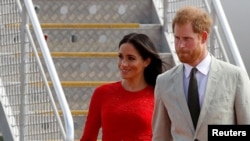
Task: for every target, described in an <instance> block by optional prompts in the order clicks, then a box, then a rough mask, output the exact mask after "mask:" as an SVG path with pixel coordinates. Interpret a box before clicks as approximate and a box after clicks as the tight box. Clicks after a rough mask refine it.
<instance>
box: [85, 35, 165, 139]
mask: <svg viewBox="0 0 250 141" xmlns="http://www.w3.org/2000/svg"><path fill="white" fill-rule="evenodd" d="M162 67H163V61H162V60H161V58H160V56H159V54H158V52H157V50H156V48H155V45H154V44H153V42H152V41H151V39H150V38H149V37H148V36H147V35H145V34H141V33H130V34H128V35H126V36H124V37H123V39H122V40H121V41H120V43H119V55H118V68H119V70H120V74H121V80H120V81H117V82H114V83H109V84H104V85H101V86H99V87H97V88H96V89H95V91H94V93H93V95H92V98H91V101H90V106H89V113H88V116H87V120H86V123H85V128H84V131H83V135H82V137H81V141H96V140H97V137H98V133H99V130H100V129H101V128H102V141H151V139H152V125H151V122H152V114H153V107H154V86H155V82H156V77H157V75H158V74H160V73H162V70H163V68H162Z"/></svg>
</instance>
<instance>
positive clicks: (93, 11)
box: [33, 0, 156, 23]
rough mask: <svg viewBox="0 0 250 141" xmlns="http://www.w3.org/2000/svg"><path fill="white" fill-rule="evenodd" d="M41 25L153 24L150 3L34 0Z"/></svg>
mask: <svg viewBox="0 0 250 141" xmlns="http://www.w3.org/2000/svg"><path fill="white" fill-rule="evenodd" d="M33 3H34V5H35V7H34V8H35V10H36V13H37V16H38V18H39V21H40V22H52V23H57V22H67V23H82V22H88V23H100V22H104V23H110V22H111V23H113V22H118V23H124V22H141V23H152V22H153V21H152V20H153V19H155V17H156V13H153V14H152V10H153V9H154V7H153V3H152V0H136V1H134V0H125V1H124V0H123V1H120V0H33Z"/></svg>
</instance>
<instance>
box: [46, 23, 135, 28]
mask: <svg viewBox="0 0 250 141" xmlns="http://www.w3.org/2000/svg"><path fill="white" fill-rule="evenodd" d="M41 27H42V28H43V29H66V28H67V29H74V28H76V29H78V28H81V29H84V28H87V29H91V28H95V29H96V28H139V27H140V24H139V23H42V24H41Z"/></svg>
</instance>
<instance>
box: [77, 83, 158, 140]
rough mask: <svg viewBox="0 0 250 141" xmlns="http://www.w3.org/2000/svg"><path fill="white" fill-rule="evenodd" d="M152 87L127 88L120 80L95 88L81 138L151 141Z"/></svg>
mask: <svg viewBox="0 0 250 141" xmlns="http://www.w3.org/2000/svg"><path fill="white" fill-rule="evenodd" d="M153 106H154V88H153V87H152V86H147V87H146V88H144V89H143V90H140V91H137V92H129V91H126V90H125V89H124V88H123V87H122V85H121V82H120V81H119V82H115V83H111V84H105V85H102V86H100V87H98V88H97V89H96V90H95V91H94V93H93V96H92V98H91V102H90V106H89V113H88V117H87V120H86V123H85V128H84V132H83V136H82V138H81V141H96V140H97V136H98V132H99V129H100V128H102V141H151V139H152V125H151V121H152V114H153Z"/></svg>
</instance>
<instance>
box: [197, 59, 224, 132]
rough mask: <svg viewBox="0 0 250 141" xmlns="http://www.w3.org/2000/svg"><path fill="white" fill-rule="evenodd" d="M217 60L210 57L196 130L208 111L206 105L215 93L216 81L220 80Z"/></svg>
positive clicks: (207, 105)
mask: <svg viewBox="0 0 250 141" xmlns="http://www.w3.org/2000/svg"><path fill="white" fill-rule="evenodd" d="M217 66H218V65H217V61H216V59H215V58H214V57H212V60H211V67H210V70H209V74H208V80H207V86H206V90H205V97H204V102H203V105H202V108H201V113H200V117H199V121H198V124H197V130H198V129H199V127H200V125H201V124H202V122H203V121H204V119H205V117H206V114H207V112H208V107H209V105H210V102H211V100H212V98H213V97H214V94H215V89H216V88H215V87H216V86H217V83H218V82H219V80H220V75H219V74H218V67H217Z"/></svg>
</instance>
